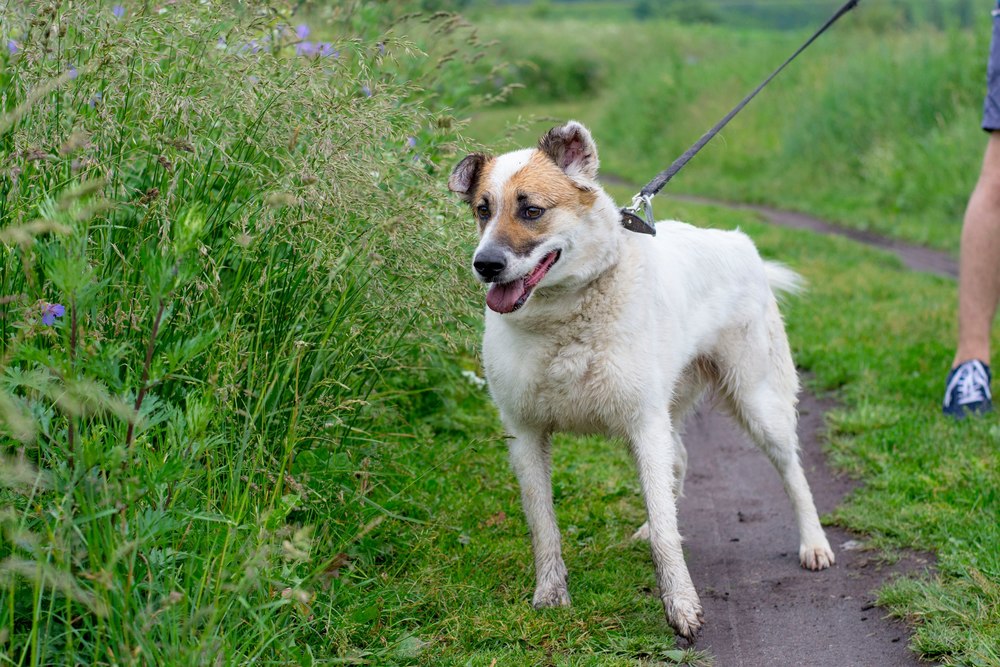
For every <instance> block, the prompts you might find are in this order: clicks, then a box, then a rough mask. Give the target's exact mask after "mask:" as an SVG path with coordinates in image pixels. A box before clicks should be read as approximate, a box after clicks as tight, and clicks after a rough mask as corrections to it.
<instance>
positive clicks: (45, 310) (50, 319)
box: [42, 302, 66, 327]
mask: <svg viewBox="0 0 1000 667" xmlns="http://www.w3.org/2000/svg"><path fill="white" fill-rule="evenodd" d="M43 303H44V302H43ZM65 312H66V309H65V308H63V305H62V304H61V303H44V305H43V306H42V324H44V325H46V326H49V327H50V326H52V325H53V324H55V323H56V318H57V317H62V316H63V313H65Z"/></svg>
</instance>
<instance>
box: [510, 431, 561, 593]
mask: <svg viewBox="0 0 1000 667" xmlns="http://www.w3.org/2000/svg"><path fill="white" fill-rule="evenodd" d="M513 435H514V438H513V439H512V440H511V441H510V445H509V446H510V461H511V465H512V467H513V468H514V473H515V474H516V475H517V480H518V483H519V484H520V486H521V506H522V507H523V508H524V516H525V518H526V519H527V521H528V528H529V529H530V530H531V546H532V551H533V552H534V554H535V595H534V598H533V599H532V604H533V605H534V606H535V608H536V609H541V608H542V607H568V606H569V604H570V599H569V589H568V588H567V586H566V578H567V573H566V565H565V564H564V563H563V559H562V547H561V543H560V535H559V526H558V525H557V524H556V513H555V508H554V506H553V504H552V471H551V469H552V455H551V448H550V445H549V438H548V436H547V435H546V434H544V433H541V432H537V431H528V430H519V431H518V432H516V433H513Z"/></svg>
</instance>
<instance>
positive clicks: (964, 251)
mask: <svg viewBox="0 0 1000 667" xmlns="http://www.w3.org/2000/svg"><path fill="white" fill-rule="evenodd" d="M998 300H1000V132H992V133H990V139H989V143H988V144H987V146H986V156H985V157H984V158H983V168H982V171H981V172H980V175H979V182H978V183H977V184H976V187H975V189H974V190H973V192H972V196H971V197H970V198H969V205H968V207H967V208H966V211H965V220H964V223H963V226H962V245H961V255H960V257H959V279H958V348H957V350H956V351H955V359H954V362H953V364H952V366H953V367H956V366H958V365H959V364H961V363H963V362H965V361H969V360H971V359H978V360H980V361H982V362H983V363H984V364H989V363H990V330H991V329H992V325H993V317H994V315H995V314H996V310H997V302H998Z"/></svg>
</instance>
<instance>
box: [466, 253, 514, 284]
mask: <svg viewBox="0 0 1000 667" xmlns="http://www.w3.org/2000/svg"><path fill="white" fill-rule="evenodd" d="M472 266H474V267H475V268H476V271H478V272H479V275H481V276H482V277H483V278H485V279H486V280H493V279H494V278H496V277H497V276H499V275H500V274H501V273H503V270H504V269H506V268H507V259H506V258H505V257H504V254H503V253H502V252H500V251H498V250H490V249H487V250H481V251H480V252H478V253H476V257H475V259H473V260H472Z"/></svg>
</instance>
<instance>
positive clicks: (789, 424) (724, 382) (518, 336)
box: [483, 134, 834, 639]
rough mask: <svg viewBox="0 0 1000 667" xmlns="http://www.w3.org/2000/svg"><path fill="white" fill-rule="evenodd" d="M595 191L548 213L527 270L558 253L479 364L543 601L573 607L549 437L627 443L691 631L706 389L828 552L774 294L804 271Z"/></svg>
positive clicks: (725, 235)
mask: <svg viewBox="0 0 1000 667" xmlns="http://www.w3.org/2000/svg"><path fill="white" fill-rule="evenodd" d="M586 138H587V140H589V134H587V135H586ZM529 154H530V152H529ZM594 160H595V161H596V147H594ZM526 163H527V159H526V158H525V154H524V152H523V151H519V152H517V153H514V154H511V155H507V156H501V157H500V158H498V164H497V167H496V168H495V169H494V171H493V174H492V175H491V176H492V177H491V181H493V182H492V183H491V184H490V186H491V187H497V188H502V187H503V183H504V181H505V180H506V179H509V178H510V177H511V176H512V175H513V174H514V173H516V171H517V169H518V168H523V167H524V165H525V164H526ZM518 165H520V167H518ZM501 167H502V168H501ZM567 173H569V170H568V169H567ZM574 178H576V179H579V178H580V176H579V170H576V171H574ZM592 185H594V186H595V187H597V192H598V196H597V200H596V203H595V204H594V206H593V207H592V208H591V209H590V210H589V211H588V213H587V214H586V215H585V216H583V217H582V218H580V217H577V216H576V215H574V214H572V213H571V212H567V211H562V210H551V211H547V212H546V213H545V214H546V215H553V216H562V217H561V218H553V219H552V220H553V225H552V230H553V231H551V233H550V234H549V236H548V238H546V239H545V240H544V242H543V243H542V248H541V249H540V250H539V251H538V252H535V253H532V257H531V258H529V259H527V260H526V261H525V264H524V265H525V266H528V267H529V269H530V266H532V265H533V264H534V263H535V262H537V261H538V260H539V259H540V258H541V257H543V256H544V255H545V253H546V252H548V251H549V249H551V248H556V247H558V248H560V249H561V250H562V254H561V257H560V259H559V261H558V262H557V263H556V264H555V266H553V267H552V269H551V271H550V272H549V273H548V274H547V275H546V276H545V277H544V278H543V279H542V281H541V282H540V283H539V285H538V287H537V288H536V289H535V291H534V293H533V294H532V295H531V296H530V297H529V299H528V301H527V302H526V303H525V304H524V306H523V307H522V308H520V309H519V310H516V311H515V312H512V313H508V314H503V315H501V314H498V313H495V312H492V311H490V310H487V311H486V328H485V336H484V341H483V362H484V366H485V370H486V376H487V379H488V381H489V387H490V392H491V394H492V396H493V398H494V400H495V402H496V404H497V406H498V407H499V409H500V414H501V417H502V419H503V423H504V425H505V427H506V428H507V429H508V431H509V432H510V434H511V436H513V438H512V440H511V444H510V453H511V462H512V465H513V468H514V471H515V473H516V474H517V477H518V480H519V482H520V485H521V497H522V503H523V506H524V511H525V515H526V517H527V521H528V524H529V526H530V529H531V535H532V543H533V547H534V554H535V568H536V572H535V574H536V584H537V586H536V590H535V595H534V604H535V606H536V607H544V606H557V605H568V604H569V601H570V598H569V593H568V589H567V585H566V578H567V573H566V567H565V565H564V563H563V560H562V556H561V550H560V536H559V529H558V527H557V525H556V518H555V512H554V509H553V504H552V488H551V482H550V461H551V457H550V452H549V438H550V436H551V434H552V433H554V432H556V431H569V432H574V433H602V434H606V435H609V436H615V437H621V438H624V439H625V440H626V442H627V443H628V444H629V446H630V449H631V451H632V453H633V455H634V457H635V460H636V464H637V468H638V472H639V479H640V482H641V486H642V490H643V495H644V498H645V502H646V509H647V515H648V524H647V525H645V526H643V527H642V528H641V529H640V530H639V531H638V533H637V535H638V536H640V537H646V536H648V538H649V540H650V546H651V551H652V557H653V563H654V565H655V569H656V577H657V583H658V585H659V587H660V591H661V596H662V601H663V604H664V609H665V613H666V617H667V620H668V621H669V623H670V624H671V626H673V628H674V629H675V630H676V631H677V632H678V633H679V634H680V635H682V636H684V637H687V638H689V639H692V638H693V637H694V636H695V634H696V633H697V631H698V629H699V628H700V626H701V624H702V612H701V604H700V602H699V599H698V595H697V593H696V592H695V589H694V586H693V585H692V583H691V578H690V575H689V574H688V571H687V567H686V565H685V563H684V558H683V554H682V551H681V537H680V535H679V533H678V530H677V511H676V505H675V501H676V496H677V495H678V494H679V493H680V489H681V483H682V481H683V477H684V471H685V467H686V458H687V457H686V454H685V452H684V446H683V443H682V442H681V438H680V433H679V430H678V427H679V426H680V425H681V424H682V421H683V419H684V416H685V415H686V414H687V413H688V412H689V411H690V410H691V409H692V408H693V407H694V406H695V405H696V404H697V402H698V401H699V399H700V398H701V397H702V395H703V394H704V393H705V392H706V391H707V390H708V389H714V390H715V392H716V393H717V394H718V396H719V397H720V399H721V402H722V404H723V405H725V406H727V407H728V408H729V409H730V410H731V411H732V413H733V414H734V415H735V417H736V419H737V421H738V422H739V423H740V424H741V426H742V427H743V428H744V429H745V430H746V431H747V433H748V434H749V435H750V436H751V437H752V438H753V440H754V441H755V442H756V443H757V444H758V445H759V446H760V448H761V449H762V450H763V451H764V453H765V454H767V456H768V457H769V458H770V460H771V461H772V463H773V464H774V465H775V467H776V468H777V470H778V472H779V473H780V474H781V476H782V479H783V481H784V483H785V488H786V490H787V492H788V495H789V498H790V499H791V502H792V505H793V507H794V510H795V515H796V519H797V522H798V528H799V534H800V541H801V545H800V550H799V555H800V560H801V563H802V565H803V566H804V567H807V568H810V569H822V568H825V567H828V566H829V565H830V564H832V563H833V561H834V556H833V552H832V551H831V550H830V546H829V543H828V542H827V539H826V537H825V535H824V533H823V529H822V528H821V526H820V523H819V519H818V517H817V514H816V509H815V507H814V505H813V500H812V496H811V494H810V491H809V487H808V485H807V483H806V479H805V476H804V474H803V472H802V467H801V465H800V463H799V459H798V453H797V450H798V441H797V437H796V421H797V414H796V410H795V405H796V392H797V390H798V379H797V376H796V371H795V367H794V365H793V363H792V358H791V354H790V352H789V347H788V342H787V340H786V337H785V331H784V326H783V323H782V320H781V315H780V313H779V311H778V306H777V302H776V299H775V294H774V289H775V288H777V289H779V290H795V289H798V288H799V286H800V285H801V279H800V278H799V277H798V275H797V274H795V273H794V272H792V271H791V270H789V269H787V268H784V267H782V266H780V265H777V264H773V263H767V262H764V261H763V260H762V259H761V258H760V256H759V255H758V253H757V250H756V248H755V247H754V245H753V242H752V241H751V240H750V239H749V238H748V237H747V236H746V235H745V234H743V233H741V232H739V231H718V230H704V229H698V228H695V227H692V226H690V225H687V224H684V223H681V222H676V221H666V222H660V223H659V224H658V225H657V235H656V236H655V237H650V236H646V235H640V234H635V233H633V232H629V231H627V230H626V229H624V228H623V227H622V226H621V224H620V222H619V215H618V208H617V207H616V206H615V204H614V202H613V201H612V200H611V199H610V197H609V196H608V195H607V194H606V193H605V192H604V191H603V190H601V189H600V188H599V187H598V186H597V184H596V183H594V182H592ZM488 233H489V232H488V229H487V232H486V234H487V235H488ZM523 270H524V269H523V267H520V266H519V267H518V268H517V269H516V271H522V272H523Z"/></svg>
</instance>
